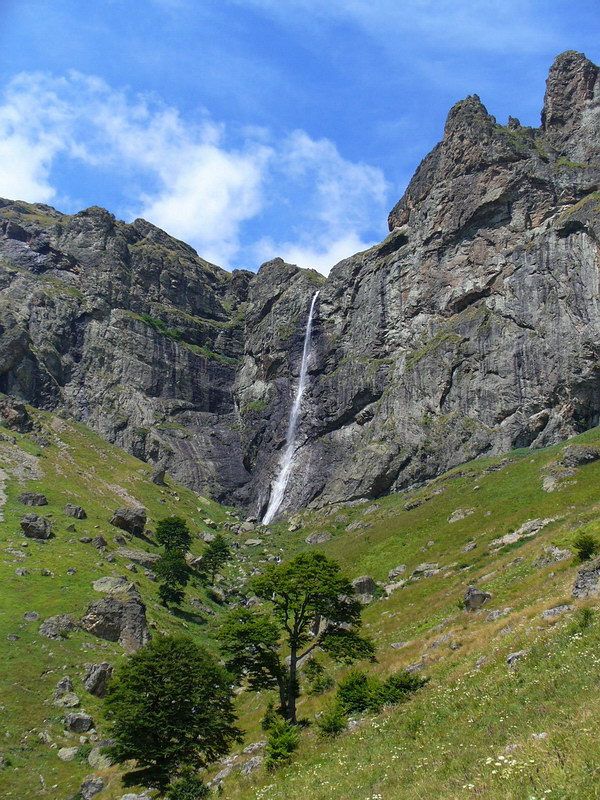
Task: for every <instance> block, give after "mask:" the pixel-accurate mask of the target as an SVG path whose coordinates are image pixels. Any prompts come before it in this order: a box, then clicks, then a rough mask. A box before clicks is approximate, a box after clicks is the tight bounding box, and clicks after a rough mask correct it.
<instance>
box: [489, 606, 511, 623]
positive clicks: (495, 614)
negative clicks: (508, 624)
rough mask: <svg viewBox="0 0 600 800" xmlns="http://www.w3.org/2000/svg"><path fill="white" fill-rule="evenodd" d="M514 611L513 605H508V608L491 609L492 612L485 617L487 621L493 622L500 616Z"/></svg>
mask: <svg viewBox="0 0 600 800" xmlns="http://www.w3.org/2000/svg"><path fill="white" fill-rule="evenodd" d="M511 611H512V606H507V607H506V608H497V609H496V610H495V611H490V613H489V614H488V615H487V617H486V618H485V621H486V622H493V621H494V620H496V619H499V618H500V617H505V616H506V615H507V614H510V612H511Z"/></svg>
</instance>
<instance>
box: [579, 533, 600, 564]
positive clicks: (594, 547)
mask: <svg viewBox="0 0 600 800" xmlns="http://www.w3.org/2000/svg"><path fill="white" fill-rule="evenodd" d="M573 547H574V548H575V552H576V553H577V556H578V558H579V560H580V561H588V560H589V559H590V558H591V557H592V556H594V555H596V553H597V552H598V550H599V549H600V544H599V543H598V540H597V539H596V537H595V536H592V534H591V533H580V534H579V535H578V536H576V537H575V541H574V542H573Z"/></svg>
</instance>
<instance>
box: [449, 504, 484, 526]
mask: <svg viewBox="0 0 600 800" xmlns="http://www.w3.org/2000/svg"><path fill="white" fill-rule="evenodd" d="M476 510H477V509H475V508H457V509H456V511H453V512H452V514H450V516H449V517H448V522H450V523H452V522H459V521H460V520H461V519H465V518H466V517H470V516H471V514H474V513H475V511H476Z"/></svg>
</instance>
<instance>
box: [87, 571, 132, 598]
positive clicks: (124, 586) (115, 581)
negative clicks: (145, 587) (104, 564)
mask: <svg viewBox="0 0 600 800" xmlns="http://www.w3.org/2000/svg"><path fill="white" fill-rule="evenodd" d="M92 587H93V589H94V591H95V592H106V593H107V594H118V593H119V592H121V593H123V592H125V593H126V592H131V591H133V590H134V589H135V587H134V585H133V584H132V583H131V581H128V580H127V578H123V577H121V576H120V575H119V576H118V577H114V578H113V577H110V576H108V575H107V576H106V577H104V578H98V580H95V581H94V582H93V583H92Z"/></svg>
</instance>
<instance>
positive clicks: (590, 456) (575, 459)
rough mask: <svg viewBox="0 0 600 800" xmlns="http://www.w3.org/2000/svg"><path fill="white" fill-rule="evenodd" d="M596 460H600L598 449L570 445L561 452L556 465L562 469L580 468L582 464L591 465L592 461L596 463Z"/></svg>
mask: <svg viewBox="0 0 600 800" xmlns="http://www.w3.org/2000/svg"><path fill="white" fill-rule="evenodd" d="M598 459H600V447H594V446H593V445H580V444H570V445H568V446H567V447H565V449H564V450H563V453H562V457H561V459H560V461H559V462H558V463H559V464H561V465H562V466H564V467H580V466H582V465H583V464H591V463H592V461H598Z"/></svg>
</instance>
